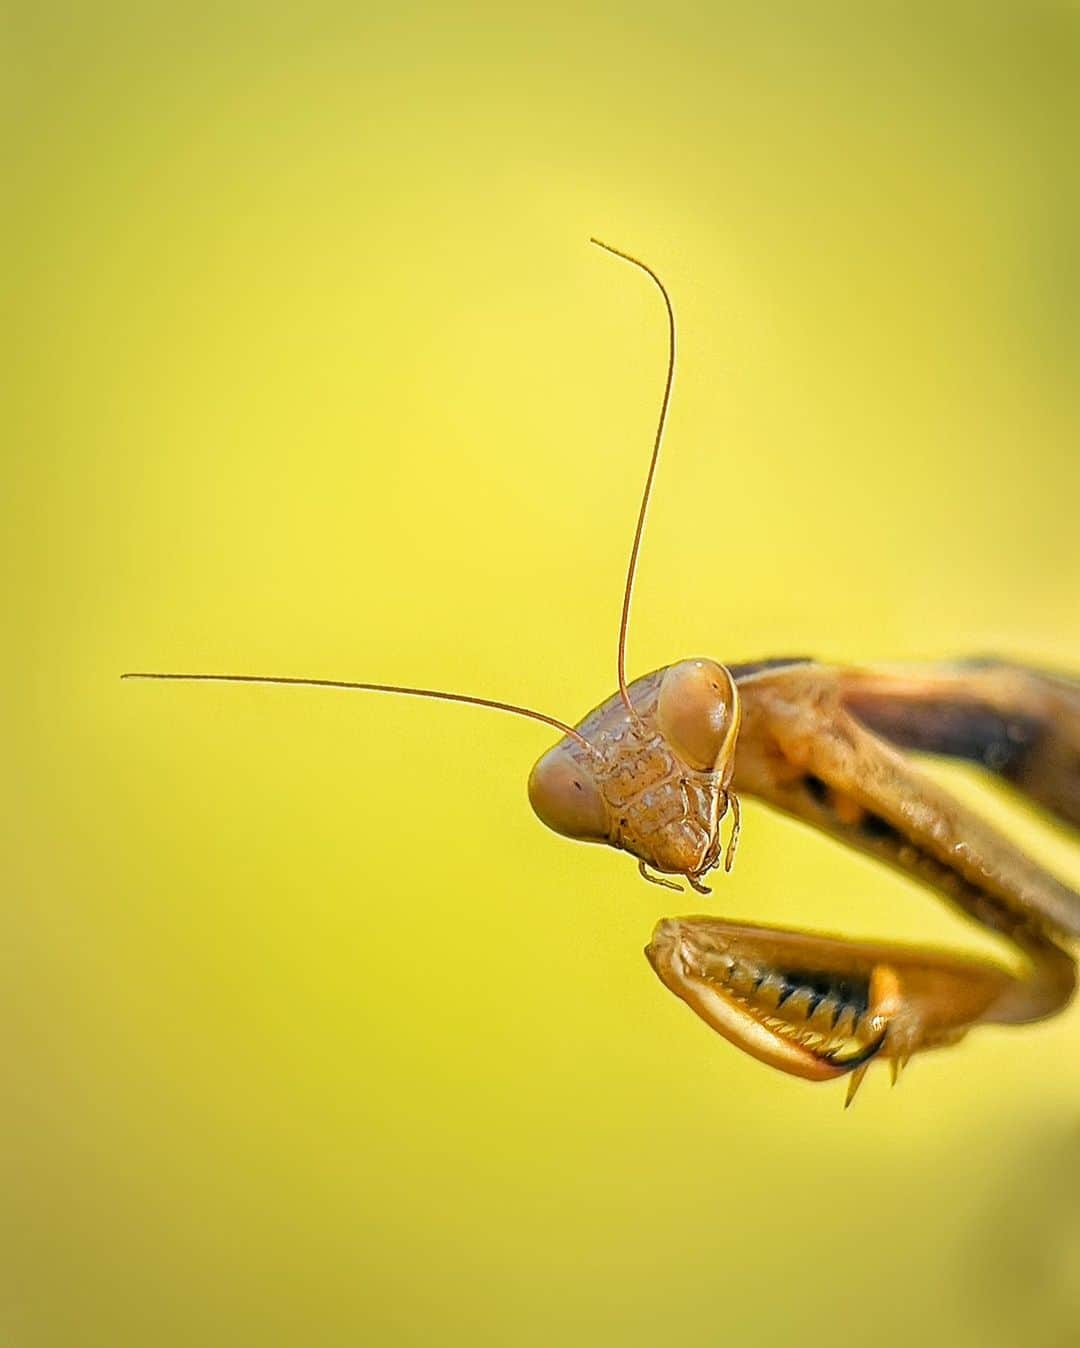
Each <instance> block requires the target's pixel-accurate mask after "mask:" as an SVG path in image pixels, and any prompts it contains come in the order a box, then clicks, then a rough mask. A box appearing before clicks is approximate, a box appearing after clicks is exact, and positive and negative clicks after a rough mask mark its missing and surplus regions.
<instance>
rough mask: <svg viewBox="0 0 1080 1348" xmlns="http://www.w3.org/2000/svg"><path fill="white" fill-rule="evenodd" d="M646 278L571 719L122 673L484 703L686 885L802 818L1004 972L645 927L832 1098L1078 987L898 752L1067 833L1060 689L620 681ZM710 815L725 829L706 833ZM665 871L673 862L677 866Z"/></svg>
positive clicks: (694, 921)
mask: <svg viewBox="0 0 1080 1348" xmlns="http://www.w3.org/2000/svg"><path fill="white" fill-rule="evenodd" d="M591 242H593V243H595V244H597V246H598V247H600V248H603V249H605V250H606V251H607V252H609V253H611V254H614V255H615V256H616V257H618V258H621V259H623V260H624V261H626V262H628V263H630V264H631V265H632V266H633V267H635V268H637V269H639V270H640V271H641V272H644V273H645V274H646V275H647V276H648V277H649V278H650V279H651V280H652V282H653V283H655V286H656V287H657V289H658V290H659V293H660V295H661V297H662V299H663V302H664V307H665V311H666V316H667V325H668V358H667V371H666V375H665V379H664V385H663V396H662V399H661V403H660V414H659V418H658V421H657V426H656V433H655V437H654V440H653V447H652V455H651V458H650V460H649V466H648V472H647V474H646V478H645V485H644V489H643V491H642V496H641V503H640V507H639V510H638V516H637V524H636V527H635V530H634V536H633V543H632V546H631V549H630V559H629V565H628V567H627V574H626V584H625V588H624V591H623V601H622V613H621V618H620V622H619V633H618V647H617V677H618V691H617V692H616V693H615V694H614V695H613V696H612V697H609V698H608V699H607V701H606V702H603V703H601V704H600V706H598V707H596V708H595V709H594V710H593V711H591V712H589V714H588V715H587V716H585V717H584V718H583V719H582V720H581V721H579V722H578V723H577V724H576V725H570V724H568V723H566V722H563V721H560V720H558V719H556V718H555V717H553V716H549V715H547V714H546V713H544V712H540V711H537V710H535V709H533V708H531V707H523V706H518V705H516V704H514V703H510V702H500V701H495V700H492V699H489V698H482V697H474V696H471V695H469V694H464V693H453V692H446V691H443V690H440V689H431V688H415V687H408V686H404V685H392V684H378V683H356V682H351V681H345V680H338V679H308V678H293V677H277V676H267V675H248V674H186V673H146V672H138V673H130V674H125V675H124V676H123V677H124V678H128V679H179V680H189V681H211V682H227V683H257V684H276V685H288V686H302V687H309V688H312V687H314V688H341V689H351V690H361V691H369V692H383V693H398V694H405V695H408V696H412V697H424V698H436V699H441V700H443V701H448V702H460V703H466V704H469V705H472V706H478V707H487V708H492V709H495V710H498V711H503V712H509V713H511V714H514V715H518V716H524V717H528V718H531V719H532V720H534V721H539V722H541V723H543V724H545V725H547V726H549V727H552V728H554V729H555V730H557V731H559V733H560V738H559V740H558V742H557V743H556V744H555V745H554V746H553V747H552V748H550V749H549V750H547V752H546V753H544V754H543V755H542V756H541V757H540V759H539V760H538V761H537V763H536V764H535V766H534V767H533V769H532V772H531V775H530V777H529V799H530V802H531V804H532V807H533V809H534V811H535V812H536V814H537V815H538V816H539V818H540V819H541V820H542V821H543V823H545V824H546V825H547V826H548V827H549V828H551V829H553V830H554V831H555V832H557V833H560V834H562V835H564V836H566V837H568V838H572V839H575V840H579V841H586V842H595V843H606V844H607V845H609V846H611V847H614V848H617V849H619V850H621V851H625V852H628V853H629V854H630V855H631V856H632V857H634V858H636V859H637V863H638V869H639V871H640V872H641V874H642V876H643V877H644V878H645V879H646V880H649V881H651V882H653V883H655V884H658V885H662V886H665V887H667V888H670V889H676V890H678V889H681V888H682V885H681V884H680V883H679V881H680V880H681V881H684V882H685V883H686V884H688V885H689V886H690V887H691V888H692V889H694V890H695V891H697V892H698V893H699V894H708V893H709V892H710V891H709V889H708V888H707V887H706V885H705V879H706V877H707V876H708V875H709V874H710V873H711V872H712V871H714V870H716V869H717V868H718V867H720V866H721V865H722V866H723V868H724V870H725V871H729V870H730V869H731V866H732V863H733V861H734V858H735V853H736V847H737V844H738V837H739V825H740V812H739V795H740V793H747V794H750V795H753V796H756V797H757V798H758V799H760V800H762V801H764V802H766V803H767V804H768V805H770V806H772V807H774V808H775V809H777V810H779V811H781V812H783V813H785V814H788V815H793V816H795V817H796V818H799V819H802V820H804V821H805V822H807V823H810V824H812V825H814V826H815V827H817V828H819V829H822V830H823V831H824V832H826V833H827V834H829V835H830V836H831V837H833V838H836V839H838V840H839V841H841V842H843V843H846V844H847V845H848V846H849V847H854V848H856V849H858V850H859V851H861V852H865V853H868V854H870V855H871V856H873V857H876V858H877V859H878V860H879V861H882V862H884V863H886V864H887V865H889V866H892V867H895V868H897V869H899V870H900V871H902V872H904V873H905V874H907V875H908V876H910V877H912V878H914V879H915V880H917V881H919V882H921V883H922V884H923V885H925V886H927V887H929V888H930V889H931V890H933V891H935V892H936V893H937V894H938V895H939V896H940V897H942V898H944V899H946V900H948V901H949V902H950V903H952V904H953V905H955V906H956V907H958V908H959V909H960V910H961V911H962V912H963V913H965V914H966V915H967V916H968V917H970V918H972V919H973V920H974V921H975V922H977V923H980V924H981V925H982V926H984V927H987V928H989V929H991V930H992V931H994V932H997V933H998V934H1000V935H1001V936H1003V937H1005V938H1007V939H1008V941H1010V942H1011V944H1012V946H1013V947H1014V949H1015V951H1016V954H1017V957H1018V960H1017V968H1016V969H1014V970H1011V969H1006V968H1004V967H1001V966H999V965H997V964H994V963H990V962H988V961H984V960H976V959H966V958H962V957H958V956H955V955H951V954H945V953H940V952H936V951H934V950H932V949H926V948H919V947H907V946H902V945H892V944H875V943H867V942H862V941H852V940H845V939H841V938H839V937H834V936H826V935H822V934H818V933H813V932H806V931H794V930H782V929H779V928H773V927H763V926H761V927H758V926H750V925H746V924H743V923H736V922H727V921H722V920H721V919H719V918H715V917H709V916H690V917H681V918H665V919H664V920H662V921H661V922H660V923H659V924H658V925H657V927H656V929H655V931H654V932H653V935H652V939H651V941H650V942H649V944H648V946H646V948H645V954H646V956H647V958H648V960H649V963H650V964H651V965H652V967H653V969H654V970H655V971H656V973H657V975H658V976H659V977H660V979H661V981H662V982H663V983H664V984H665V985H666V986H667V987H668V988H670V989H671V991H672V992H674V993H675V994H676V996H678V997H680V998H682V1000H683V1001H684V1002H685V1003H686V1004H687V1005H688V1006H690V1007H691V1008H692V1009H693V1010H694V1011H695V1012H696V1013H697V1014H698V1016H700V1017H701V1019H702V1020H704V1021H705V1023H706V1024H707V1025H709V1026H711V1027H712V1029H714V1030H716V1031H717V1032H718V1033H719V1034H720V1035H722V1036H723V1037H724V1038H725V1039H728V1040H730V1041H731V1043H733V1044H736V1045H737V1046H738V1047H739V1048H742V1049H744V1050H745V1051H746V1052H747V1053H750V1054H751V1055H752V1056H753V1057H755V1058H757V1059H759V1060H760V1061H761V1062H763V1063H766V1064H768V1065H769V1066H771V1067H774V1068H777V1069H779V1070H781V1071H783V1072H787V1073H791V1074H792V1075H794V1076H797V1077H803V1078H806V1079H808V1080H812V1081H824V1080H830V1079H832V1078H835V1077H843V1076H846V1077H847V1078H848V1090H847V1096H846V1101H845V1103H846V1104H849V1103H850V1102H851V1100H852V1098H853V1097H854V1095H855V1092H856V1090H857V1089H858V1087H859V1084H860V1082H861V1081H862V1080H863V1077H864V1075H865V1073H866V1071H867V1068H868V1067H869V1065H870V1063H871V1062H872V1061H873V1060H875V1059H881V1060H883V1061H887V1062H889V1064H890V1065H891V1069H892V1075H893V1080H894V1081H895V1080H896V1078H897V1076H898V1074H899V1071H900V1069H901V1068H902V1067H903V1065H904V1064H905V1063H906V1062H907V1061H908V1059H909V1058H910V1057H911V1056H912V1055H913V1054H915V1053H918V1052H922V1051H924V1050H928V1049H932V1048H937V1047H941V1046H945V1045H949V1044H954V1043H956V1042H957V1041H958V1040H959V1039H961V1038H962V1037H963V1036H964V1035H965V1034H966V1033H967V1031H968V1030H970V1029H971V1028H972V1027H973V1026H976V1025H981V1024H1015V1023H1024V1022H1029V1021H1036V1020H1041V1019H1044V1018H1046V1017H1048V1016H1052V1015H1054V1014H1056V1013H1057V1012H1059V1011H1060V1010H1062V1008H1063V1007H1064V1006H1065V1005H1066V1004H1067V1003H1068V1001H1069V1000H1070V998H1071V997H1072V994H1073V992H1074V989H1075V986H1076V966H1075V963H1074V960H1073V956H1072V954H1071V953H1070V950H1069V943H1070V942H1071V941H1072V940H1074V939H1075V938H1077V937H1080V895H1078V894H1077V893H1076V892H1074V891H1073V890H1072V889H1070V888H1068V887H1067V886H1065V885H1064V884H1062V883H1061V882H1060V881H1059V880H1057V879H1055V878H1054V877H1053V876H1052V875H1050V874H1049V873H1048V872H1047V871H1045V870H1043V869H1042V868H1041V867H1040V866H1038V865H1037V864H1036V863H1035V862H1034V861H1032V860H1030V859H1029V858H1028V857H1027V856H1025V855H1024V854H1023V853H1022V852H1020V851H1019V850H1018V849H1017V848H1016V847H1015V846H1013V844H1012V843H1011V842H1010V841H1009V840H1008V839H1007V838H1006V837H1005V836H1003V835H1002V834H1000V833H998V832H997V831H996V830H995V829H993V828H991V827H990V826H989V825H988V824H987V823H986V822H984V821H983V820H982V819H980V818H979V817H978V816H977V815H976V814H974V813H973V812H972V811H970V810H969V809H967V808H966V807H964V806H963V805H961V804H960V803H959V802H958V801H956V800H954V799H952V798H951V797H950V796H949V795H948V794H947V793H946V792H945V791H944V790H943V789H941V788H940V787H939V786H937V785H936V784H935V783H934V782H932V781H931V780H929V779H928V778H927V777H925V776H923V775H922V774H921V773H920V772H919V771H918V770H917V768H916V767H914V766H913V765H912V764H911V763H910V762H909V760H908V759H907V757H905V756H904V754H903V753H902V752H901V750H903V749H913V750H916V751H921V752H924V753H930V754H939V755H944V756H948V757H953V758H959V759H966V760H969V761H972V762H975V763H978V764H981V765H982V766H983V767H984V768H986V769H988V770H989V771H990V772H993V773H996V774H997V775H998V776H999V777H1001V778H1003V779H1004V780H1005V781H1007V782H1009V783H1011V784H1012V785H1013V786H1014V787H1015V788H1016V789H1018V790H1019V791H1021V792H1024V793H1026V794H1027V795H1028V796H1030V797H1031V798H1032V799H1033V800H1035V801H1037V802H1038V803H1039V804H1041V805H1042V806H1043V807H1045V808H1047V809H1048V810H1050V811H1051V812H1052V813H1054V814H1056V815H1058V816H1059V817H1060V818H1062V819H1064V820H1065V821H1067V822H1068V823H1070V824H1072V825H1074V826H1080V683H1078V682H1075V681H1072V680H1069V679H1065V678H1062V677H1059V676H1056V675H1052V674H1047V673H1043V672H1041V671H1038V670H1034V669H1029V668H1025V667H1022V666H1019V665H1013V664H1007V663H1002V662H996V661H968V662H962V663H955V664H941V665H929V666H920V667H908V668H904V667H900V668H882V669H874V668H870V669H861V668H844V667H834V666H828V665H824V664H819V663H816V662H814V661H813V660H810V659H770V660H763V661H759V662H756V663H752V664H732V665H723V664H721V663H719V662H717V661H715V660H711V659H705V658H695V659H686V660H681V661H679V662H677V663H675V664H672V665H668V666H666V667H664V668H662V669H658V670H655V671H653V672H652V673H649V674H645V675H643V676H642V677H640V678H637V679H634V680H632V681H628V680H627V675H626V647H627V633H628V629H629V619H630V608H631V601H632V597H633V591H634V579H635V576H636V573H637V565H638V556H639V552H640V548H641V540H642V535H643V533H644V528H645V520H646V515H647V511H648V507H649V502H650V498H651V495H652V490H653V482H654V478H655V475H656V467H657V462H658V460H659V455H660V447H661V443H662V440H663V435H664V427H665V423H666V419H667V412H668V405H669V403H670V399H671V391H672V385H673V381H674V374H675V351H676V326H675V314H674V310H673V308H672V303H671V299H670V297H669V295H668V292H667V290H666V288H665V287H664V285H663V282H662V281H661V280H660V278H659V276H657V274H656V273H655V272H654V271H653V270H652V268H651V267H649V266H647V265H646V264H645V263H644V262H642V261H640V260H639V259H637V258H635V257H632V256H631V255H630V254H628V253H624V252H622V251H621V250H619V249H616V248H613V247H611V246H610V245H608V244H604V243H601V242H600V241H599V240H597V239H593V240H591ZM729 819H730V827H729V829H728V837H727V841H726V843H725V842H724V841H723V838H722V835H723V831H724V828H725V821H727V820H729ZM675 877H678V879H676V878H675Z"/></svg>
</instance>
